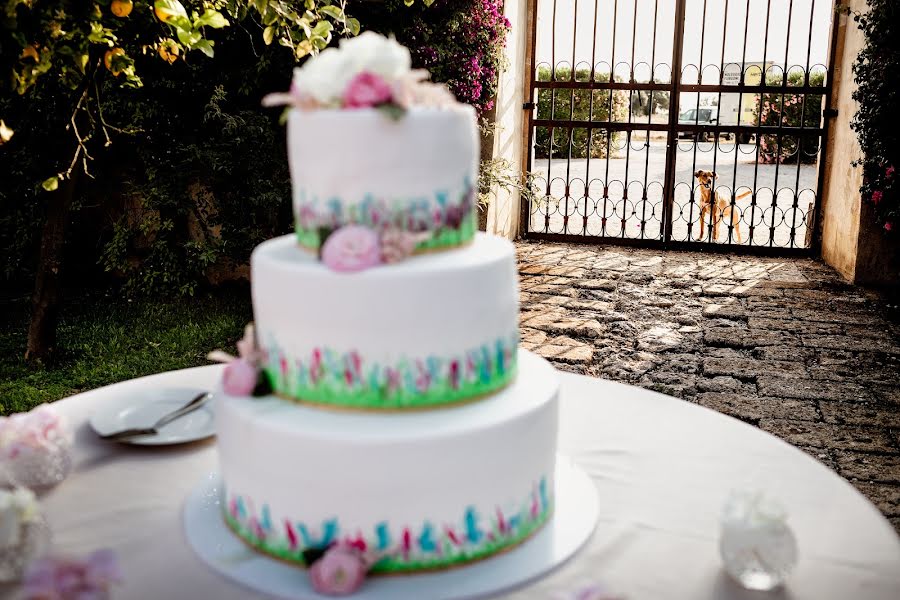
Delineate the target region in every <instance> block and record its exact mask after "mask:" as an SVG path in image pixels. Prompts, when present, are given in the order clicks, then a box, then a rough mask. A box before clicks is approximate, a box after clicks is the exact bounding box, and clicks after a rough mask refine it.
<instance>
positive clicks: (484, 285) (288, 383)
mask: <svg viewBox="0 0 900 600" xmlns="http://www.w3.org/2000/svg"><path fill="white" fill-rule="evenodd" d="M251 269H252V272H251V281H252V287H253V312H254V319H255V322H256V332H257V336H258V341H259V344H260V345H261V347H262V349H263V350H264V351H265V353H266V364H265V370H266V372H267V374H268V375H269V379H270V381H271V383H272V386H273V387H274V389H275V392H276V393H278V394H280V395H282V396H285V397H288V398H292V399H295V400H299V401H304V402H309V403H314V404H322V405H331V406H335V407H344V408H356V409H365V410H397V409H415V408H429V407H435V406H441V405H450V404H455V403H460V402H465V401H470V400H473V399H476V398H479V397H481V396H484V395H486V394H489V393H491V392H494V391H496V390H499V389H500V388H502V387H504V386H506V385H507V384H508V383H509V382H510V381H512V379H513V378H514V377H515V373H516V347H517V345H518V306H519V303H518V300H519V298H518V284H517V272H516V266H515V249H514V247H513V245H512V243H510V242H509V241H507V240H505V239H503V238H499V237H496V236H488V235H485V234H478V235H477V236H476V237H475V240H474V242H472V243H471V244H469V245H467V246H464V247H462V248H458V249H455V250H450V251H446V252H441V253H435V254H423V255H419V256H415V257H413V258H411V259H409V260H406V261H404V262H401V263H397V264H392V265H384V266H380V267H377V268H373V269H369V270H367V271H363V272H358V273H352V274H348V273H338V272H334V271H331V270H329V269H328V268H326V267H325V266H324V265H322V263H321V262H319V260H318V259H317V258H316V256H315V255H313V254H312V253H310V252H309V251H308V250H305V249H302V248H300V247H298V246H297V243H296V240H295V238H294V237H293V236H290V235H288V236H284V237H281V238H277V239H274V240H270V241H268V242H265V243H264V244H261V245H260V246H259V247H257V249H256V250H255V251H254V252H253V256H252V258H251Z"/></svg>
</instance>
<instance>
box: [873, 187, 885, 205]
mask: <svg viewBox="0 0 900 600" xmlns="http://www.w3.org/2000/svg"><path fill="white" fill-rule="evenodd" d="M882 197H883V194H882V192H881V190H875V191H874V192H872V204H874V205H876V206H877V205H878V203H879V202H881V198H882Z"/></svg>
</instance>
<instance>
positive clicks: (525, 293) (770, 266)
mask: <svg viewBox="0 0 900 600" xmlns="http://www.w3.org/2000/svg"><path fill="white" fill-rule="evenodd" d="M517 250H518V258H519V270H520V274H521V278H520V285H521V302H522V312H521V325H522V342H523V346H524V347H526V348H529V349H532V350H534V351H535V352H537V353H538V354H540V355H542V356H544V357H546V358H548V359H550V360H551V361H552V362H554V363H555V364H556V366H557V367H559V368H561V369H564V370H567V371H573V372H576V373H584V374H587V375H592V376H597V377H605V378H608V379H613V380H616V381H622V382H626V383H630V384H635V385H640V386H643V387H645V388H648V389H653V390H656V391H659V392H662V393H665V394H669V395H672V396H675V397H678V398H681V399H683V400H687V401H689V402H694V403H697V404H700V405H702V406H706V407H708V408H712V409H714V410H717V411H719V412H722V413H725V414H728V415H732V416H734V417H737V418H739V419H742V420H744V421H746V422H748V423H752V424H753V425H756V426H758V427H760V428H762V429H764V430H766V431H768V432H770V433H772V434H774V435H776V436H778V437H780V438H782V439H784V440H786V441H788V442H790V443H792V444H794V445H795V446H797V447H799V448H801V449H803V450H805V451H806V452H808V453H809V454H811V455H812V456H814V457H816V458H817V459H818V460H820V461H822V462H823V463H825V464H826V465H828V466H829V467H831V468H832V469H834V470H835V471H837V472H838V473H839V474H841V475H842V476H843V477H845V478H847V479H848V480H850V481H851V482H852V483H853V484H854V485H855V486H856V487H857V488H858V489H859V490H860V491H861V492H862V493H863V494H865V495H866V496H867V497H868V498H869V499H871V500H872V502H874V503H875V505H877V506H878V507H879V508H880V509H881V511H882V512H883V513H884V514H885V515H887V517H888V518H889V519H890V520H891V522H892V523H893V525H894V527H895V528H896V529H897V530H898V532H900V324H898V321H897V319H896V312H897V311H896V307H891V306H890V305H889V304H888V303H887V302H886V301H885V300H884V298H882V297H881V296H879V295H878V294H876V293H874V292H871V291H867V290H864V289H861V288H857V287H854V286H851V285H848V284H847V283H845V282H844V281H843V280H841V279H840V277H839V276H838V275H837V274H836V273H835V272H834V271H833V270H832V269H831V268H829V267H827V266H825V265H824V264H822V263H820V262H818V261H815V260H811V259H780V258H758V257H749V256H735V255H722V254H709V253H706V254H701V253H693V252H669V253H660V252H657V251H653V250H646V249H632V248H621V247H594V246H583V245H570V244H550V243H537V242H520V243H518V245H517Z"/></svg>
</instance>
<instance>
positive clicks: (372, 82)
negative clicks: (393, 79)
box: [344, 71, 391, 108]
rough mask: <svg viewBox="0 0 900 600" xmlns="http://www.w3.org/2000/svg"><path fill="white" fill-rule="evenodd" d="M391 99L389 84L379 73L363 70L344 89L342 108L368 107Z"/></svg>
mask: <svg viewBox="0 0 900 600" xmlns="http://www.w3.org/2000/svg"><path fill="white" fill-rule="evenodd" d="M390 101H391V86H389V85H388V84H387V82H385V80H384V79H382V78H381V76H380V75H377V74H375V73H371V72H369V71H363V72H362V73H359V74H357V75H356V77H354V78H353V79H351V80H350V84H349V85H348V86H347V89H346V90H344V108H369V107H373V106H378V105H380V104H385V103H387V102H390Z"/></svg>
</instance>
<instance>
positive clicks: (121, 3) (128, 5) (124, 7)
mask: <svg viewBox="0 0 900 600" xmlns="http://www.w3.org/2000/svg"><path fill="white" fill-rule="evenodd" d="M133 8H134V3H133V2H132V1H131V0H113V1H112V4H110V5H109V9H110V10H111V11H112V14H114V15H116V16H117V17H122V18H125V17H127V16H128V15H130V14H131V9H133Z"/></svg>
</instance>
